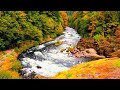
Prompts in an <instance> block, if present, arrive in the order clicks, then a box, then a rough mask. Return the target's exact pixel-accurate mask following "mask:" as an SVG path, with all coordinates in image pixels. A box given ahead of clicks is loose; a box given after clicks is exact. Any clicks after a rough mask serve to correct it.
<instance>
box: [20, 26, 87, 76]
mask: <svg viewBox="0 0 120 90" xmlns="http://www.w3.org/2000/svg"><path fill="white" fill-rule="evenodd" d="M79 39H80V36H79V34H77V32H76V30H74V29H72V28H69V27H67V28H66V30H65V31H64V32H63V35H61V36H59V37H57V38H56V39H55V40H54V41H50V42H47V43H45V44H42V45H39V46H37V47H34V48H32V49H30V50H32V51H33V53H31V54H30V53H29V52H28V53H25V54H24V58H20V59H21V62H22V65H23V66H24V67H25V68H23V69H22V70H23V71H25V76H27V75H30V74H32V73H33V72H34V73H35V74H36V75H43V76H45V77H51V76H54V75H56V74H57V73H59V72H62V71H64V70H68V69H69V68H70V67H72V66H74V65H76V64H78V63H81V62H84V61H85V60H84V59H83V58H81V59H80V58H76V57H75V56H74V55H72V54H71V53H69V52H66V50H67V49H68V48H70V47H75V46H76V45H77V43H78V41H79ZM57 41H62V42H63V43H62V44H61V45H59V46H54V44H55V43H56V42H57ZM63 48H64V49H65V50H64V51H63V52H61V49H63ZM35 57H36V58H35ZM39 67H42V68H39Z"/></svg>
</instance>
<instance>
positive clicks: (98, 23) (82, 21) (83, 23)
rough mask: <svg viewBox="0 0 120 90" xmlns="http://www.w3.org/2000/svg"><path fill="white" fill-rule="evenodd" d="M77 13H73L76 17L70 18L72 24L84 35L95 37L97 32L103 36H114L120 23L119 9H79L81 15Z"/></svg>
mask: <svg viewBox="0 0 120 90" xmlns="http://www.w3.org/2000/svg"><path fill="white" fill-rule="evenodd" d="M77 13H78V12H77ZM77 13H73V14H74V15H73V16H74V17H72V18H70V19H71V20H72V21H71V22H73V24H72V25H71V26H72V27H73V28H75V29H76V30H77V31H78V33H79V34H80V35H81V36H82V37H90V35H91V36H93V37H94V35H96V34H100V35H102V36H103V37H107V35H111V36H113V35H114V33H115V28H117V27H118V25H119V24H120V14H119V13H120V12H119V11H79V15H77ZM75 14H76V15H77V16H76V15H75ZM75 16H76V17H75ZM74 18H76V19H75V20H74ZM90 33H91V34H90ZM95 37H96V36H95Z"/></svg>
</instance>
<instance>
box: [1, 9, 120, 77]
mask: <svg viewBox="0 0 120 90" xmlns="http://www.w3.org/2000/svg"><path fill="white" fill-rule="evenodd" d="M69 27H70V28H69ZM66 30H67V31H66ZM70 30H71V31H70ZM72 30H73V31H72ZM74 31H75V32H74ZM66 32H67V34H66ZM69 32H70V33H69ZM62 35H64V36H62ZM69 35H70V36H69ZM77 35H79V36H80V38H78V39H77V38H76V37H77ZM75 36H76V37H75ZM59 37H62V38H63V39H61V38H60V39H56V38H59ZM68 37H69V38H68ZM71 37H73V38H71ZM68 39H69V40H68ZM70 39H71V40H70ZM56 40H57V41H56ZM64 40H66V42H64ZM67 40H68V42H67ZM75 40H76V41H75ZM77 40H78V42H77ZM52 41H53V42H55V43H54V46H50V45H48V44H49V43H51V42H52ZM69 42H72V44H74V43H73V42H75V43H77V44H74V45H73V46H69V47H67V45H69ZM64 44H65V45H66V46H64ZM39 45H43V46H44V47H45V49H44V50H43V49H41V48H40V46H39ZM47 45H48V46H47ZM33 47H34V48H35V47H36V48H37V51H34V52H33V53H34V54H32V55H31V53H30V52H29V50H30V48H33ZM61 47H62V48H61ZM38 48H39V49H38ZM53 48H55V49H53ZM50 50H51V52H49V51H50ZM53 50H54V51H53ZM55 50H58V51H57V52H56V51H55ZM54 52H56V55H58V57H57V56H55V55H54V57H52V55H53V54H54ZM58 52H59V53H58ZM24 53H26V54H24ZM49 53H50V54H49ZM61 53H62V54H64V53H65V54H66V55H67V56H66V58H63V59H64V60H62V57H63V56H62V54H61ZM65 54H64V55H65ZM21 55H23V56H24V58H23V59H21V57H20V56H21ZM37 55H38V56H37ZM42 55H43V57H47V58H45V60H48V59H50V60H48V61H50V62H52V64H51V66H50V67H48V69H49V68H52V67H55V66H54V65H56V67H58V71H57V68H56V71H54V69H55V68H52V69H50V70H52V71H48V72H49V73H48V72H47V71H42V69H41V68H43V67H45V69H44V68H43V70H47V69H46V67H47V63H48V62H47V61H46V64H44V63H43V61H44V60H43V59H42V60H41V58H42ZM47 55H48V56H47ZM49 55H50V57H49ZM60 55H61V56H60ZM68 55H72V58H73V59H75V60H78V61H80V60H83V61H81V63H76V62H75V61H74V60H73V59H72V60H71V61H73V62H75V63H76V64H75V65H72V66H70V67H68V66H65V65H63V63H62V61H65V60H67V57H68V59H69V58H70V56H68ZM30 56H31V57H30ZM33 56H36V57H37V59H36V58H33ZM38 57H39V58H38ZM55 57H57V59H60V60H62V61H61V62H59V64H61V66H59V65H58V63H55V60H56V61H57V59H56V58H55ZM59 57H60V58H59ZM28 58H29V59H28ZM53 58H54V60H53ZM82 58H84V59H82ZM87 58H88V59H87ZM36 60H38V61H40V60H41V61H40V62H39V63H37V62H36ZM51 60H53V61H51ZM87 60H88V61H87ZM34 63H37V64H35V65H33V64H34ZM42 63H43V64H44V65H46V66H44V65H43V64H42ZM64 63H66V64H67V65H69V64H68V62H67V61H66V62H64ZM36 65H37V66H36ZM39 65H41V66H39ZM42 65H43V66H42ZM52 65H53V66H52ZM57 65H58V66H57ZM34 66H35V67H37V69H38V70H37V69H35V67H34ZM48 66H49V65H48ZM61 67H64V68H65V69H64V70H63V69H61ZM40 69H41V70H40ZM22 70H24V72H25V73H26V74H25V73H24V72H23V71H22ZM27 70H31V71H32V70H33V72H34V73H35V75H34V74H33V72H31V73H28V71H27ZM60 70H61V71H60ZM43 72H44V73H45V74H43ZM50 72H53V73H54V74H53V73H52V74H51V73H50ZM41 73H42V74H41ZM119 78H120V11H0V79H119Z"/></svg>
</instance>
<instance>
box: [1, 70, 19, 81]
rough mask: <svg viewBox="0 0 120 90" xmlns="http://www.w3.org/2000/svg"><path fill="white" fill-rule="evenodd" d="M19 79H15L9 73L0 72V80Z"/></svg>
mask: <svg viewBox="0 0 120 90" xmlns="http://www.w3.org/2000/svg"><path fill="white" fill-rule="evenodd" d="M20 78H21V77H18V76H17V77H16V76H14V75H13V74H12V72H11V71H5V70H0V79H20Z"/></svg>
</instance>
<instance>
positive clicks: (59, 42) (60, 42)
mask: <svg viewBox="0 0 120 90" xmlns="http://www.w3.org/2000/svg"><path fill="white" fill-rule="evenodd" d="M62 43H63V42H62V41H57V42H56V43H55V46H59V45H61V44H62Z"/></svg>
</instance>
